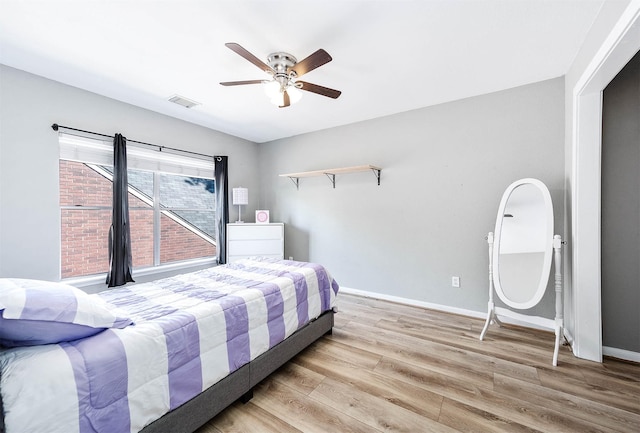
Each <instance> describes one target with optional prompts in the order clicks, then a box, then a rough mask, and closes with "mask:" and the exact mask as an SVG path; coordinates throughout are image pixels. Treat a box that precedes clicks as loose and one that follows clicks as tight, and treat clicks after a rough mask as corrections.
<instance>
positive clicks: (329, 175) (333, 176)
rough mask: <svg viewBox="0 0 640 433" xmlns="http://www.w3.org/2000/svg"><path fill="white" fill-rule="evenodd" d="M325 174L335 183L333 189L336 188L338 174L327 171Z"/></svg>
mask: <svg viewBox="0 0 640 433" xmlns="http://www.w3.org/2000/svg"><path fill="white" fill-rule="evenodd" d="M325 175H326V176H327V177H328V178H329V180H330V181H331V183H332V184H333V189H336V175H335V174H333V173H325Z"/></svg>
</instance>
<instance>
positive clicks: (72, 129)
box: [51, 123, 214, 158]
mask: <svg viewBox="0 0 640 433" xmlns="http://www.w3.org/2000/svg"><path fill="white" fill-rule="evenodd" d="M59 128H63V129H68V130H70V131H78V132H84V133H85V134H92V135H98V136H100V137H107V138H113V135H107V134H100V133H99V132H93V131H85V130H84V129H77V128H71V127H70V126H62V125H58V124H57V123H54V124H53V125H51V129H53V130H54V131H57V130H58V129H59ZM127 141H129V142H131V143H137V144H144V145H145V146H152V147H157V148H158V151H159V152H162V149H169V150H175V151H176V152H183V153H189V154H191V155H198V156H205V157H207V158H214V156H213V155H205V154H204V153H198V152H191V151H190V150H182V149H176V148H175V147H168V146H160V145H159V144H153V143H145V142H144V141H137V140H129V139H127Z"/></svg>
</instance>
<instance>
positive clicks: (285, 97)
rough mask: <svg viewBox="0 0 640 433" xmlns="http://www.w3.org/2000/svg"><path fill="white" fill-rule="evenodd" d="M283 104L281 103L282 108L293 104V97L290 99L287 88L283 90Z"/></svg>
mask: <svg viewBox="0 0 640 433" xmlns="http://www.w3.org/2000/svg"><path fill="white" fill-rule="evenodd" d="M282 96H283V99H284V101H283V104H282V105H280V108H284V107H288V106H289V105H291V99H289V94H288V93H287V90H286V89H285V90H284V92H283V95H282Z"/></svg>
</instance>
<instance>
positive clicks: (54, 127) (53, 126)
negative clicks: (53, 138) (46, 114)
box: [51, 123, 58, 131]
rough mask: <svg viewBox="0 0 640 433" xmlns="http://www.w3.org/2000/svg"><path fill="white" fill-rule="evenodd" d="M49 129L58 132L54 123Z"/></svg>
mask: <svg viewBox="0 0 640 433" xmlns="http://www.w3.org/2000/svg"><path fill="white" fill-rule="evenodd" d="M51 129H53V130H54V131H57V130H58V124H57V123H54V124H53V125H51Z"/></svg>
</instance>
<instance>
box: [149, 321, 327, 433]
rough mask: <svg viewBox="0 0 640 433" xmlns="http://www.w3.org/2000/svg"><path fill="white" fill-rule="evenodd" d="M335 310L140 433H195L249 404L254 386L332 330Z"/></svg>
mask: <svg viewBox="0 0 640 433" xmlns="http://www.w3.org/2000/svg"><path fill="white" fill-rule="evenodd" d="M333 315H334V312H333V310H329V311H327V312H325V313H323V314H322V315H321V316H320V317H318V318H317V319H316V320H314V321H311V322H309V323H307V324H306V325H305V326H303V327H302V328H300V329H298V330H297V331H296V332H295V333H293V334H292V335H291V336H289V337H288V338H287V339H286V340H284V341H282V342H280V343H279V344H277V345H275V346H273V347H272V348H271V349H269V350H268V351H267V352H265V353H263V354H262V355H260V356H258V357H257V358H256V359H254V360H253V361H251V362H250V363H248V364H245V365H244V366H242V367H240V368H239V369H238V370H236V371H234V372H233V373H231V374H230V375H229V376H227V377H225V378H224V379H222V380H221V381H219V382H218V383H216V384H214V385H212V386H211V387H210V388H208V389H206V390H205V391H203V392H202V393H201V394H199V395H197V396H196V397H194V398H192V399H191V400H189V401H188V402H186V403H185V404H183V405H182V406H180V407H178V408H176V409H174V410H172V411H171V412H169V413H167V414H165V415H164V416H162V417H161V418H159V419H158V420H156V421H154V422H152V423H151V424H149V425H148V426H146V427H145V428H144V429H142V430H141V433H192V432H194V431H196V430H197V429H199V428H200V427H202V426H203V425H204V424H206V423H207V421H209V420H210V419H212V418H213V417H214V416H216V415H217V414H219V413H220V412H222V411H223V410H224V409H225V408H227V407H228V406H229V405H231V404H232V403H234V402H235V401H237V400H241V401H242V402H244V403H246V402H248V401H249V400H250V399H251V397H252V396H253V387H254V386H256V385H257V384H258V383H260V382H261V381H262V380H263V379H265V378H266V377H267V376H269V375H270V374H271V373H273V372H274V371H276V370H277V369H278V368H280V367H281V366H282V365H284V364H285V363H287V362H288V361H289V360H290V359H291V358H293V357H294V356H296V355H297V354H298V353H300V352H301V351H302V350H304V349H305V348H306V347H307V346H309V345H310V344H312V343H313V342H315V341H316V340H317V339H319V338H321V337H322V336H323V335H325V334H331V330H332V329H333Z"/></svg>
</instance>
